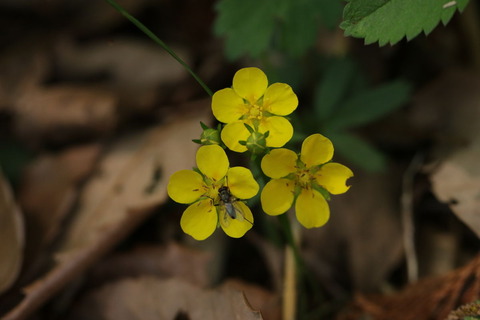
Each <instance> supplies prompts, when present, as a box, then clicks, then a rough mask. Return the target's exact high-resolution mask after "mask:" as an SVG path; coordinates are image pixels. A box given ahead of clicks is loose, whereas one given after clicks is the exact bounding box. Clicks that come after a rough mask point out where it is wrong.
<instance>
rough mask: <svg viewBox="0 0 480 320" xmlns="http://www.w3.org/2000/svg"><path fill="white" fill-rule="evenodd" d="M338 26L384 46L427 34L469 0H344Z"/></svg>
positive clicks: (445, 21)
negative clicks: (341, 17) (344, 3)
mask: <svg viewBox="0 0 480 320" xmlns="http://www.w3.org/2000/svg"><path fill="white" fill-rule="evenodd" d="M347 1H348V4H347V5H346V6H345V9H344V12H343V18H344V21H343V22H342V23H341V24H340V28H342V29H343V30H344V31H345V36H353V37H357V38H364V39H365V44H370V43H373V42H377V41H378V43H379V45H380V46H383V45H385V44H387V43H390V44H391V45H393V44H395V43H397V42H399V41H400V40H401V39H403V38H404V37H406V38H407V40H411V39H413V38H414V37H416V36H417V35H418V34H419V33H420V32H422V31H423V32H424V33H425V34H429V33H430V32H431V31H432V30H433V29H434V28H435V27H436V26H437V25H438V23H439V22H440V21H442V23H443V24H446V23H447V22H448V21H449V20H450V19H451V18H452V16H453V14H454V13H455V11H456V10H457V9H458V10H460V11H462V10H463V9H464V8H465V6H466V5H467V3H468V0H456V1H451V0H347Z"/></svg>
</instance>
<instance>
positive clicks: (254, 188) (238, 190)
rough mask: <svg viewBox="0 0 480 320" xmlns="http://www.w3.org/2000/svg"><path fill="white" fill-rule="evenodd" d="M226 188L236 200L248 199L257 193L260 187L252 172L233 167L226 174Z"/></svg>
mask: <svg viewBox="0 0 480 320" xmlns="http://www.w3.org/2000/svg"><path fill="white" fill-rule="evenodd" d="M227 186H228V187H229V188H230V192H231V193H232V195H234V196H235V197H236V198H238V199H250V198H251V197H253V196H255V195H256V194H257V193H258V189H259V188H260V186H259V185H258V183H257V181H255V179H254V178H253V175H252V172H251V171H250V170H249V169H247V168H244V167H233V168H230V169H228V172H227Z"/></svg>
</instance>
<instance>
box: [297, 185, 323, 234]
mask: <svg viewBox="0 0 480 320" xmlns="http://www.w3.org/2000/svg"><path fill="white" fill-rule="evenodd" d="M295 212H296V215H297V220H298V222H300V223H301V224H302V225H303V226H304V227H305V228H316V227H321V226H323V225H324V224H325V223H327V221H328V219H329V218H330V208H329V207H328V203H327V200H325V198H324V197H323V196H322V195H321V194H320V193H319V192H317V191H315V190H313V189H302V192H301V193H300V194H299V195H298V198H297V202H296V203H295Z"/></svg>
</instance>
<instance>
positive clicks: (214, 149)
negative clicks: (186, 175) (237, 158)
mask: <svg viewBox="0 0 480 320" xmlns="http://www.w3.org/2000/svg"><path fill="white" fill-rule="evenodd" d="M229 166H230V163H229V162H228V158H227V154H226V153H225V150H223V148H222V147H220V146H219V145H209V146H202V147H200V148H199V149H198V151H197V167H198V169H199V170H200V171H201V172H202V173H203V174H204V175H205V176H207V177H208V178H210V179H212V180H215V181H218V180H220V179H222V178H223V177H225V175H226V174H227V170H228V167H229Z"/></svg>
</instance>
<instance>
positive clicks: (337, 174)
mask: <svg viewBox="0 0 480 320" xmlns="http://www.w3.org/2000/svg"><path fill="white" fill-rule="evenodd" d="M351 177H353V172H352V170H350V169H349V168H347V167H346V166H344V165H343V164H340V163H335V162H330V163H327V164H325V165H323V166H322V167H321V168H320V170H318V172H317V173H316V174H315V178H316V180H317V182H318V184H319V185H321V186H322V187H324V188H325V189H327V190H328V192H330V193H331V194H341V193H344V192H347V190H348V189H350V186H347V184H346V183H347V180H348V178H351Z"/></svg>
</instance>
